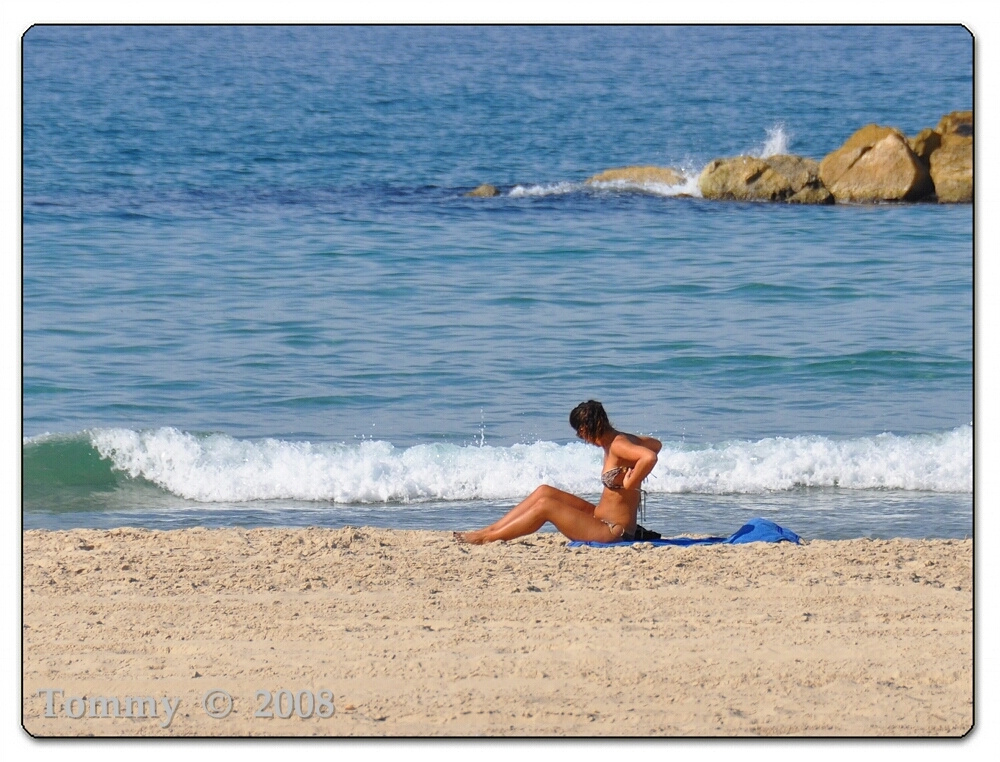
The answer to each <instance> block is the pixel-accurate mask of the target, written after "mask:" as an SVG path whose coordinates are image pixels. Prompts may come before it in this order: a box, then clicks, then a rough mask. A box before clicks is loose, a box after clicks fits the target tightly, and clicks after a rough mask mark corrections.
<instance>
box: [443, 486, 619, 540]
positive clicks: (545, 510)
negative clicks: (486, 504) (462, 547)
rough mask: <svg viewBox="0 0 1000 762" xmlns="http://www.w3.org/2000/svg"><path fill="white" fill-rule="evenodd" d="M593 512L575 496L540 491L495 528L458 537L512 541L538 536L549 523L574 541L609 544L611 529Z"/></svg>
mask: <svg viewBox="0 0 1000 762" xmlns="http://www.w3.org/2000/svg"><path fill="white" fill-rule="evenodd" d="M594 509H595V506H594V505H593V504H591V503H588V502H587V501H586V500H584V499H583V498H580V497H577V496H576V495H572V494H570V493H568V492H563V491H562V490H558V489H555V488H554V487H540V488H539V489H538V490H535V492H534V493H532V496H531V497H530V498H529V499H527V500H525V501H524V502H522V503H521V504H520V505H518V506H516V507H515V508H514V509H512V510H511V511H510V512H509V513H508V514H507V515H506V516H504V517H503V518H502V519H500V521H498V522H496V523H495V524H491V525H490V526H488V527H486V528H485V529H481V530H479V531H478V532H467V533H465V534H459V533H456V535H455V536H456V538H458V539H460V540H464V541H465V542H472V543H484V542H495V541H497V540H513V539H514V538H515V537H523V536H524V535H528V534H532V533H534V532H537V531H538V530H539V529H541V527H542V525H543V524H545V522H546V521H550V522H552V523H553V524H554V525H555V527H556V529H558V530H559V531H560V532H562V533H563V534H564V535H566V536H567V537H569V538H570V539H571V540H593V541H598V542H608V541H609V540H611V539H614V538H612V537H611V529H610V527H609V526H608V525H607V524H605V523H604V522H603V521H600V520H599V519H595V518H594Z"/></svg>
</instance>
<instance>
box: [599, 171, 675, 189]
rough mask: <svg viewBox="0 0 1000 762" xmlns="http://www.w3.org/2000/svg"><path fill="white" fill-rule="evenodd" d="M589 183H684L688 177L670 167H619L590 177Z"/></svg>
mask: <svg viewBox="0 0 1000 762" xmlns="http://www.w3.org/2000/svg"><path fill="white" fill-rule="evenodd" d="M586 182H587V184H588V185H594V184H596V183H623V184H627V185H640V186H641V185H683V184H684V183H686V182H687V178H686V177H684V175H683V174H681V173H680V172H678V171H677V170H675V169H671V168H670V167H619V168H617V169H606V170H605V171H603V172H601V173H599V174H596V175H594V176H593V177H588V178H587V180H586Z"/></svg>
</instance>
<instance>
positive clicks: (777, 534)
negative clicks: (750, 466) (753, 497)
mask: <svg viewBox="0 0 1000 762" xmlns="http://www.w3.org/2000/svg"><path fill="white" fill-rule="evenodd" d="M637 542H642V543H646V544H647V545H680V546H682V547H687V546H688V545H742V544H743V543H746V542H793V543H795V544H796V545H798V544H800V543H801V542H802V538H801V537H799V536H798V535H797V534H795V532H790V531H789V530H787V529H785V528H784V527H779V526H778V525H777V524H775V523H774V522H773V521H768V520H767V519H751V520H750V521H748V522H747V523H746V524H744V525H743V526H742V527H740V528H739V529H738V530H737V531H736V533H735V534H733V535H730V536H729V537H676V538H674V539H661V540H620V541H618V542H580V541H578V540H574V541H573V542H571V543H569V547H571V548H578V547H580V546H582V545H588V546H590V547H592V548H613V547H615V546H617V545H632V544H634V543H637Z"/></svg>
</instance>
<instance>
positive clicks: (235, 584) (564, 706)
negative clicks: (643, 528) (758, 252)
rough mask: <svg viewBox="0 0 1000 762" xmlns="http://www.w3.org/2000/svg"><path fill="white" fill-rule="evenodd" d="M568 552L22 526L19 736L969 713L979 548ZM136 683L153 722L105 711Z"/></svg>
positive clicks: (780, 724) (470, 730) (910, 733)
mask: <svg viewBox="0 0 1000 762" xmlns="http://www.w3.org/2000/svg"><path fill="white" fill-rule="evenodd" d="M566 542H567V541H566V539H565V538H563V537H562V536H561V535H557V534H549V533H544V534H535V535H532V536H529V537H525V538H521V539H519V540H515V541H512V542H509V543H503V544H494V545H488V546H466V545H460V544H457V543H455V542H454V541H453V540H452V538H451V533H450V532H437V531H426V530H386V529H374V528H368V527H361V528H355V527H345V528H343V529H316V528H309V529H252V530H243V529H182V530H167V531H157V530H139V529H128V528H123V529H113V530H81V529H75V530H29V531H25V532H23V534H22V548H23V625H24V629H23V641H22V642H23V649H24V650H23V675H22V678H23V693H22V712H23V715H22V719H23V724H24V727H25V728H26V729H27V730H28V732H29V733H32V734H33V735H36V736H40V737H48V736H78V735H97V736H147V735H150V736H200V737H208V736H230V737H233V736H236V737H242V736H250V735H271V736H298V735H305V736H309V735H319V736H327V735H329V736H404V737H413V736H479V735H488V736H581V737H597V736H623V737H647V736H714V737H728V736H746V735H762V736H786V735H803V736H870V737H876V736H891V737H925V736H943V737H958V736H961V735H963V734H964V733H965V732H967V731H968V730H969V728H970V727H971V725H972V700H973V695H972V684H973V672H972V613H973V612H972V602H973V596H972V541H971V540H903V539H897V540H866V539H858V540H836V541H821V540H814V541H812V542H809V543H808V544H806V545H800V546H794V545H791V544H788V543H780V544H773V545H772V544H763V543H753V544H749V545H739V546H731V545H715V546H693V547H688V548H678V547H650V546H642V545H632V546H624V547H619V548H587V547H582V548H568V547H566ZM212 690H219V691H226V692H227V694H228V695H229V696H231V697H232V699H233V708H232V711H231V713H230V714H228V715H227V716H226V717H224V718H219V719H216V718H213V717H210V716H209V715H208V710H206V708H205V707H204V706H203V704H202V702H203V699H204V698H205V696H206V694H207V693H208V692H210V691H212ZM40 691H41V693H40ZM45 691H49V692H48V693H46V692H45ZM56 691H61V693H56ZM259 691H264V692H266V693H263V694H262V693H258V692H259ZM281 691H287V693H282V694H281V695H280V696H279V692H281ZM327 692H328V693H327ZM220 696H221V694H218V695H216V696H215V697H214V698H212V699H210V700H209V703H210V704H211V702H212V701H219V700H222V699H221V698H220ZM136 697H140V698H141V697H151V698H155V699H156V701H157V703H156V707H157V709H156V714H155V716H153V711H152V709H151V706H152V705H150V704H146V705H145V706H146V711H145V714H143V712H142V711H141V706H142V705H141V704H139V705H137V704H134V703H133V709H135V707H136V706H139V707H140V711H139V712H138V713H136V712H135V711H133V716H131V717H126V716H116V717H109V716H105V715H106V714H108V713H110V714H116V713H117V714H119V715H121V714H124V713H125V711H124V710H123V709H121V705H122V704H123V703H124V702H126V700H127V699H129V698H136ZM275 697H278V698H279V700H280V701H281V702H282V703H281V706H280V708H278V709H277V711H276V706H277V705H276V704H275V703H274V699H275ZM289 697H291V699H290V698H289ZM92 699H96V704H94V705H93V706H91V704H90V703H89V702H91V701H92ZM116 699H117V705H118V706H117V709H116V701H115V700H116ZM289 700H291V701H292V703H289ZM161 701H164V702H165V703H161ZM310 706H311V708H310ZM213 707H214V705H212V706H209V709H213ZM47 710H48V711H47ZM171 710H172V711H171ZM269 711H270V712H271V716H270V717H266V716H257V717H255V716H254V715H255V713H257V714H260V713H261V712H263V714H265V715H266V714H267V713H268V712H269ZM47 713H48V714H51V715H54V716H49V717H46V716H45V715H46V714H47ZM77 714H79V715H80V716H79V717H76V716H75V715H77ZM301 714H309V715H310V716H309V717H308V718H303V717H301V716H299V715H301ZM284 715H290V716H287V717H285V716H284ZM323 715H325V716H323Z"/></svg>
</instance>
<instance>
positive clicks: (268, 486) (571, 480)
mask: <svg viewBox="0 0 1000 762" xmlns="http://www.w3.org/2000/svg"><path fill="white" fill-rule="evenodd" d="M91 442H92V444H93V446H94V447H95V448H96V449H97V450H98V452H99V453H100V454H101V456H102V457H104V458H107V459H108V460H110V461H111V464H112V467H113V468H114V469H116V470H118V471H122V472H124V473H127V474H128V475H129V476H131V477H133V478H139V477H141V478H143V479H146V480H148V481H150V482H153V483H155V484H157V485H159V486H160V487H161V488H163V489H165V490H168V491H169V492H171V493H173V494H175V495H178V496H181V497H184V498H187V499H190V500H196V501H202V502H244V501H252V500H277V499H290V500H311V501H330V502H337V503H378V502H411V501H412V502H419V501H428V500H517V499H519V498H521V497H523V496H524V495H526V494H528V493H529V492H531V490H533V489H534V488H535V487H537V486H538V485H539V484H542V483H546V484H551V485H554V486H556V487H560V488H562V489H566V490H569V491H571V492H576V493H580V494H591V495H592V494H595V493H597V492H598V491H599V484H598V473H599V470H600V465H601V461H600V452H599V451H598V450H596V449H595V448H593V447H590V446H587V445H584V444H580V443H571V444H565V445H560V444H556V443H553V442H536V443H534V444H517V445H512V446H509V447H492V446H488V445H484V446H475V445H469V446H458V445H450V444H426V445H417V446H414V447H409V448H396V447H394V446H393V445H391V444H390V443H388V442H380V441H362V442H358V443H354V444H333V443H312V442H295V441H283V440H276V439H267V440H262V441H250V440H239V439H234V438H232V437H229V436H226V435H212V436H196V435H193V434H189V433H185V432H182V431H178V430H176V429H172V428H162V429H157V430H155V431H146V432H138V431H132V430H128V429H104V430H98V431H94V432H91ZM835 486H836V487H840V488H846V489H857V490H869V489H884V490H922V491H932V492H971V490H972V427H971V426H964V427H960V428H958V429H955V430H953V431H950V432H944V433H940V434H927V435H914V436H894V435H892V434H882V435H879V436H875V437H863V438H858V439H850V440H840V441H838V440H832V439H828V438H825V437H818V436H798V437H792V438H787V439H786V438H772V439H763V440H759V441H755V442H749V441H735V442H727V443H723V444H719V445H713V446H690V445H683V444H679V443H670V442H668V443H666V444H665V445H664V448H663V451H662V452H661V453H660V460H659V463H658V464H657V466H656V468H655V469H654V471H653V474H652V475H651V477H650V479H648V480H647V483H646V487H647V489H648V491H650V492H659V493H705V494H734V493H735V494H739V493H763V492H770V491H775V490H788V489H794V488H797V487H835Z"/></svg>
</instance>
